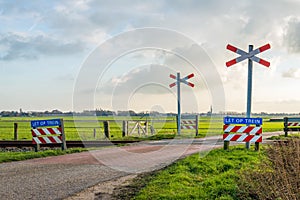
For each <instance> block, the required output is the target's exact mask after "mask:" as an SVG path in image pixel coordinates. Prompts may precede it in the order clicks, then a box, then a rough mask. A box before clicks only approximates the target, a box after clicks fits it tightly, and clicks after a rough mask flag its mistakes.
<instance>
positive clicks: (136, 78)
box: [98, 64, 173, 95]
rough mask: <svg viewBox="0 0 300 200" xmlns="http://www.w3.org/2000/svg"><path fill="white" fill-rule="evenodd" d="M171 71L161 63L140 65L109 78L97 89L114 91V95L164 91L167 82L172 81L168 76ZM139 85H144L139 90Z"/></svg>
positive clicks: (106, 91)
mask: <svg viewBox="0 0 300 200" xmlns="http://www.w3.org/2000/svg"><path fill="white" fill-rule="evenodd" d="M171 72H172V70H170V69H169V68H167V67H166V66H161V65H154V64H153V65H148V66H140V67H138V68H135V69H134V70H132V71H130V72H129V73H127V74H125V75H123V76H118V77H113V78H111V79H110V80H109V81H107V82H106V83H105V84H104V85H101V86H100V88H99V89H98V91H99V92H101V93H106V94H112V93H115V95H119V94H130V93H135V92H137V93H148V94H159V93H166V92H167V89H166V88H168V85H169V83H170V82H173V81H172V80H171V79H170V78H169V74H170V73H171ZM157 86H158V87H157ZM140 87H144V89H141V90H140V89H139V88H140Z"/></svg>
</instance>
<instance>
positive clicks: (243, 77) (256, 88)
mask: <svg viewBox="0 0 300 200" xmlns="http://www.w3.org/2000/svg"><path fill="white" fill-rule="evenodd" d="M299 10H300V1H298V0H277V1H274V0H265V1H258V0H251V1H250V0H249V1H246V0H233V1H225V0H211V1H204V0H188V1H187V0H182V1H179V0H162V1H134V0H122V1H121V0H120V1H114V0H112V1H101V0H100V1H98V0H78V1H73V0H65V1H55V0H54V1H46V0H45V1H42V0H39V1H38V0H36V1H34V0H33V1H21V0H20V1H13V0H6V1H5V0H0V23H1V26H0V88H1V96H0V97H1V100H0V102H1V104H0V110H19V109H20V108H22V109H23V110H25V111H33V110H53V109H59V110H62V111H69V110H83V109H95V108H102V109H112V110H127V109H132V110H135V111H151V110H158V111H166V112H170V111H172V112H176V109H177V107H176V87H174V88H169V86H168V85H169V84H171V83H172V82H173V80H172V79H171V78H169V74H170V73H172V74H176V72H180V73H181V76H182V77H183V76H186V75H188V74H189V73H194V74H195V77H194V78H192V79H191V80H190V81H191V82H193V83H194V84H195V87H194V88H189V87H188V86H185V85H183V84H182V85H181V88H182V95H181V98H182V99H181V102H182V111H183V112H206V111H208V110H209V107H210V105H214V107H215V108H216V109H215V111H219V110H223V109H224V110H226V111H238V112H245V111H246V94H247V61H243V62H241V63H238V64H236V65H233V66H232V67H230V68H227V67H226V65H225V63H226V61H229V60H231V59H233V58H235V57H237V55H236V54H235V53H233V52H230V51H228V50H226V45H227V44H232V45H234V46H237V47H239V48H241V49H243V50H245V51H247V50H248V45H249V44H252V45H254V48H258V47H260V46H262V45H264V44H267V43H269V44H270V45H271V49H270V50H268V51H266V52H263V53H261V54H259V55H258V57H261V58H263V59H265V60H267V61H269V62H270V63H271V66H270V67H269V68H266V67H264V66H262V65H260V64H257V63H254V66H253V68H254V71H253V94H252V95H253V97H252V111H253V112H293V113H299V112H300V93H299V92H298V86H299V83H300V12H299ZM150 27H151V28H150ZM104 61H105V62H104ZM222 103H223V104H224V108H223V107H222V106H220V105H219V104H222Z"/></svg>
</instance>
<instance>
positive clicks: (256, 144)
mask: <svg viewBox="0 0 300 200" xmlns="http://www.w3.org/2000/svg"><path fill="white" fill-rule="evenodd" d="M259 126H260V125H256V127H259ZM255 135H259V134H258V133H256V134H255ZM254 149H255V151H259V142H255V147H254Z"/></svg>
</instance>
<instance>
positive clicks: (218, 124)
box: [0, 116, 283, 140]
mask: <svg viewBox="0 0 300 200" xmlns="http://www.w3.org/2000/svg"><path fill="white" fill-rule="evenodd" d="M53 118H60V117H1V118H0V139H1V140H13V139H14V123H18V139H19V140H31V127H30V121H31V120H40V119H53ZM63 119H64V127H65V133H66V139H67V140H102V139H104V138H105V136H104V128H103V121H109V127H110V139H132V138H135V139H136V138H140V139H146V138H149V137H151V138H153V137H154V136H152V135H151V131H150V126H149V128H148V135H143V134H140V135H138V134H137V132H135V134H131V135H129V136H128V137H125V138H122V122H123V120H128V117H119V116H118V117H113V116H109V117H76V118H73V117H63ZM130 120H137V121H139V120H140V121H145V120H146V118H140V117H132V118H131V119H130ZM147 120H148V122H149V124H150V125H151V126H152V127H153V128H154V130H155V135H156V137H154V138H164V137H166V138H169V137H170V135H172V136H173V137H174V136H175V135H176V132H177V130H176V119H175V117H168V118H151V119H150V118H149V119H147ZM133 126H134V123H133V124H131V127H133ZM222 127H223V121H222V118H221V117H215V118H210V117H199V130H198V131H199V135H198V137H204V136H208V135H218V134H222ZM131 129H132V128H129V132H130V130H131ZM282 129H283V122H270V121H269V119H268V118H264V123H263V131H264V132H271V131H279V130H282ZM94 133H95V134H94ZM181 136H182V137H195V132H194V130H192V131H191V130H182V134H181Z"/></svg>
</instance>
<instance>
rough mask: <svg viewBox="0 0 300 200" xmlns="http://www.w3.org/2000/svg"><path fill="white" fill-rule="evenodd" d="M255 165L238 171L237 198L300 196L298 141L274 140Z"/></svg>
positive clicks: (299, 148)
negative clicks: (238, 190) (264, 156)
mask: <svg viewBox="0 0 300 200" xmlns="http://www.w3.org/2000/svg"><path fill="white" fill-rule="evenodd" d="M266 152H267V159H265V160H263V161H262V162H261V164H260V165H259V167H258V168H256V169H253V170H250V171H242V172H241V174H240V175H241V179H240V184H239V187H240V190H241V191H240V194H239V196H240V198H241V199H300V140H299V139H291V140H287V141H281V142H277V143H275V144H273V145H271V146H270V147H269V148H267V149H266Z"/></svg>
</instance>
